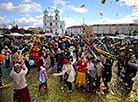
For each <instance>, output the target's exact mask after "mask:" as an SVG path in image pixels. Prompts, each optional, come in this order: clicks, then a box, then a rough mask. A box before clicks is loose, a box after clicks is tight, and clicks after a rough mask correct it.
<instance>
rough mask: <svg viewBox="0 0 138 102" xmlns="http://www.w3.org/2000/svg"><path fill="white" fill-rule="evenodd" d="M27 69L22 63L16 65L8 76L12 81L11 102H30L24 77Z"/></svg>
mask: <svg viewBox="0 0 138 102" xmlns="http://www.w3.org/2000/svg"><path fill="white" fill-rule="evenodd" d="M27 71H28V69H27V67H26V66H25V64H24V62H22V64H19V63H16V64H15V65H14V67H13V68H12V70H11V72H10V76H11V78H12V80H13V87H14V90H13V97H14V98H13V102H30V101H31V99H30V95H29V90H28V88H27V83H26V79H25V75H26V74H27Z"/></svg>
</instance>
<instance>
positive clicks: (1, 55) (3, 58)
mask: <svg viewBox="0 0 138 102" xmlns="http://www.w3.org/2000/svg"><path fill="white" fill-rule="evenodd" d="M5 58H6V57H5V55H3V54H0V62H2V61H4V60H5Z"/></svg>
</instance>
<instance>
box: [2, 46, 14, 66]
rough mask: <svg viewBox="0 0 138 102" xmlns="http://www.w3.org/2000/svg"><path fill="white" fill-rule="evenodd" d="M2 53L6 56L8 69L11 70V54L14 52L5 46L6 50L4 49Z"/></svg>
mask: <svg viewBox="0 0 138 102" xmlns="http://www.w3.org/2000/svg"><path fill="white" fill-rule="evenodd" d="M1 53H2V54H4V55H5V56H6V59H5V65H6V68H9V67H10V61H11V55H10V54H11V53H12V51H11V50H10V49H9V48H8V46H5V47H4V49H2V51H1Z"/></svg>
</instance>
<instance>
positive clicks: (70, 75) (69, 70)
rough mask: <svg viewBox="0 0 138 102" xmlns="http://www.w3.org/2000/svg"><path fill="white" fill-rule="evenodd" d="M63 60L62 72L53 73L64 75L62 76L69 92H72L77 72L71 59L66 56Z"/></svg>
mask: <svg viewBox="0 0 138 102" xmlns="http://www.w3.org/2000/svg"><path fill="white" fill-rule="evenodd" d="M62 62H63V67H62V72H60V73H54V74H53V75H55V76H59V75H62V78H63V79H64V82H65V84H66V85H67V87H68V92H72V82H74V81H75V76H76V72H75V70H74V68H73V65H72V62H71V61H69V60H67V59H66V58H64V59H63V61H62Z"/></svg>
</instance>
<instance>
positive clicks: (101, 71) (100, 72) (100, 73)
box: [95, 59, 104, 90]
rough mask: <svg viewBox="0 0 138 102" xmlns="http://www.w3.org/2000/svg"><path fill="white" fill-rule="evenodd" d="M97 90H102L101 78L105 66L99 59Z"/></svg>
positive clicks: (97, 63)
mask: <svg viewBox="0 0 138 102" xmlns="http://www.w3.org/2000/svg"><path fill="white" fill-rule="evenodd" d="M95 66H96V90H100V84H101V78H102V75H103V70H104V66H103V64H102V63H101V61H100V60H99V59H97V62H96V65H95Z"/></svg>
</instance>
